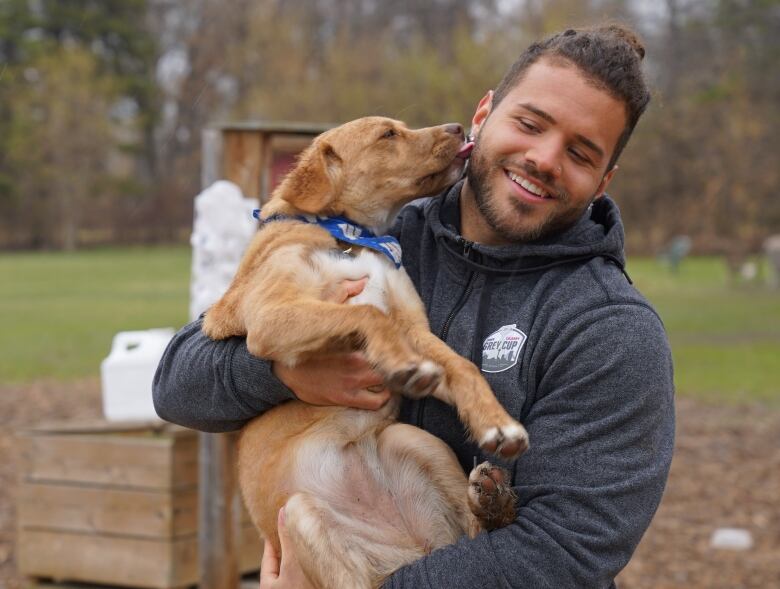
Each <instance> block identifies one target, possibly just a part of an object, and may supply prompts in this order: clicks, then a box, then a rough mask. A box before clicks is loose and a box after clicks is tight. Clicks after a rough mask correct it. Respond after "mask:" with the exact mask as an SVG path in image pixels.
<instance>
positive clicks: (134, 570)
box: [17, 529, 197, 588]
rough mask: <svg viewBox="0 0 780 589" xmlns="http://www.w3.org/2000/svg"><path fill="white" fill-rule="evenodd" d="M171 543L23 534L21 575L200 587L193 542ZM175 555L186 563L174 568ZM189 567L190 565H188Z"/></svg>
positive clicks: (34, 532)
mask: <svg viewBox="0 0 780 589" xmlns="http://www.w3.org/2000/svg"><path fill="white" fill-rule="evenodd" d="M173 544H178V546H176V550H174V547H173V545H172V543H169V542H164V541H154V540H144V539H138V538H123V537H111V536H99V535H91V534H66V533H61V532H52V531H48V530H28V529H23V530H20V531H19V537H18V541H17V549H18V561H17V562H18V567H19V572H20V573H22V574H23V575H31V576H41V577H52V578H55V579H63V580H71V581H88V582H92V583H107V584H113V585H122V586H130V587H161V588H162V587H178V586H182V585H187V584H191V583H194V582H196V580H197V567H196V565H195V563H196V562H197V559H196V558H193V557H192V556H190V557H189V558H187V550H188V549H189V550H190V551H193V550H197V546H196V544H195V541H194V539H193V538H189V539H186V540H180V541H178V542H175V543H173ZM174 555H175V558H177V559H183V561H182V562H181V563H176V566H174ZM188 562H189V564H188Z"/></svg>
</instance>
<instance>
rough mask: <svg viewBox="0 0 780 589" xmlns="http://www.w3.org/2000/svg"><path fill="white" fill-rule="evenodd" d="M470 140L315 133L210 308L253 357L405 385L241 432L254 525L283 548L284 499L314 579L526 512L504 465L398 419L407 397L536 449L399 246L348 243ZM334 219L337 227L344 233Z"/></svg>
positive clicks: (440, 181)
mask: <svg viewBox="0 0 780 589" xmlns="http://www.w3.org/2000/svg"><path fill="white" fill-rule="evenodd" d="M471 147H473V144H472V143H467V142H464V134H463V129H462V127H461V126H460V125H458V124H448V125H441V126H436V127H428V128H424V129H418V130H412V129H409V128H407V127H406V126H405V125H404V124H403V123H402V122H400V121H395V120H392V119H388V118H383V117H367V118H363V119H358V120H356V121H352V122H349V123H346V124H344V125H342V126H340V127H336V128H334V129H331V130H329V131H327V132H325V133H323V134H322V135H320V136H318V137H317V138H316V139H315V140H314V141H313V142H312V144H311V145H310V146H309V147H308V148H307V149H306V150H304V152H303V153H302V154H301V156H300V158H299V160H298V163H297V165H296V166H295V167H294V169H293V170H292V171H291V172H290V173H289V174H288V175H287V176H286V177H285V179H284V180H283V181H282V182H281V184H280V185H279V186H278V188H277V189H276V190H275V191H274V193H273V194H272V197H271V199H270V200H269V202H268V203H267V204H266V205H265V206H264V207H263V209H262V211H261V212H260V214H259V218H260V219H261V221H262V222H263V226H262V227H261V229H260V231H258V233H257V235H256V236H255V238H254V240H253V241H252V243H251V244H250V246H249V247H248V249H247V251H246V253H245V255H244V257H243V259H242V261H241V264H240V266H239V269H238V271H237V273H236V276H235V277H234V280H233V282H232V283H231V285H230V287H229V288H228V290H227V292H226V293H225V294H224V296H223V297H222V298H221V299H220V300H219V301H218V302H217V303H216V304H215V305H213V306H212V307H211V308H210V309H209V310H208V311H207V313H206V315H205V318H204V323H203V330H204V332H205V333H206V334H207V335H208V336H209V337H211V338H213V339H225V338H228V337H232V336H245V337H246V341H247V347H248V349H249V351H250V352H251V353H252V354H254V355H256V356H258V357H261V358H266V359H270V360H273V361H274V362H282V363H284V364H286V365H289V366H293V365H295V364H297V363H299V362H301V361H304V360H305V359H307V358H309V357H311V356H312V355H316V354H318V353H322V352H324V351H329V352H332V351H334V350H335V351H340V350H343V351H355V350H359V351H362V353H363V354H364V355H365V357H366V358H367V360H368V361H369V362H370V363H371V364H372V366H373V367H374V368H375V370H377V371H378V372H379V373H380V374H381V375H382V376H383V378H384V381H385V385H386V386H387V387H388V389H389V390H390V391H391V392H392V393H394V394H393V395H392V396H391V400H390V401H389V402H388V403H387V404H386V405H385V406H384V407H383V408H382V409H380V410H378V411H367V410H358V409H350V408H345V407H320V406H313V405H307V404H305V403H302V402H300V401H290V402H287V403H284V404H282V405H280V406H278V407H275V408H274V409H272V410H270V411H268V412H267V413H265V414H263V415H262V416H260V417H258V418H255V419H254V420H252V421H251V422H250V423H249V424H248V425H246V426H245V428H244V430H243V431H242V433H241V437H240V441H239V451H238V478H239V484H240V487H241V491H242V494H243V497H244V501H245V504H246V506H247V509H248V511H249V514H250V516H251V518H252V521H253V522H254V524H255V525H256V526H257V528H258V529H259V530H260V531H261V533H262V535H263V536H264V537H265V538H266V541H268V542H272V543H273V545H274V546H275V547H276V549H277V552H278V551H279V539H278V531H277V527H276V526H277V513H278V511H279V509H280V508H281V507H282V506H284V507H285V520H286V527H287V529H288V531H289V534H290V537H291V540H292V542H293V543H294V546H295V552H296V556H297V558H298V560H299V562H300V564H301V566H302V568H303V570H304V572H305V574H306V576H307V577H308V579H309V580H310V581H311V583H312V584H313V585H314V586H316V587H320V588H322V589H350V588H355V589H368V588H373V587H379V586H381V584H382V582H383V581H384V580H385V579H386V578H387V577H388V576H389V575H390V574H392V573H393V572H394V571H395V570H397V569H399V568H401V567H402V566H404V565H406V564H409V563H411V562H413V561H415V560H417V559H419V558H421V557H422V556H424V555H425V554H428V553H430V552H431V551H432V550H435V549H436V548H439V547H441V546H444V545H447V544H451V543H454V542H455V541H456V540H457V539H458V538H459V537H460V536H462V535H464V534H468V535H469V536H471V537H473V536H475V535H476V534H477V533H478V532H480V531H482V530H489V529H493V528H496V527H499V526H502V525H506V524H508V523H509V522H511V521H513V520H514V517H515V508H514V502H515V497H514V496H513V494H512V491H511V488H510V486H509V484H508V482H509V480H508V474H507V473H506V471H503V470H502V469H499V468H496V467H494V466H492V465H491V464H489V463H487V462H485V463H482V464H481V465H479V466H477V467H475V469H474V470H473V471H472V472H471V474H470V476H469V477H468V478H467V477H466V476H465V475H464V473H463V471H462V469H461V467H460V465H459V463H458V461H457V459H456V458H455V455H454V453H453V452H452V451H451V450H450V449H449V448H448V447H447V446H446V444H444V442H442V441H441V440H439V439H438V438H436V437H434V436H432V435H431V434H428V433H427V432H425V431H423V430H421V429H418V428H416V427H413V426H410V425H406V424H401V423H397V422H396V418H397V415H398V411H399V407H400V395H405V396H407V397H411V398H421V397H424V396H426V395H432V396H434V397H435V398H437V399H440V400H441V401H444V402H446V403H449V404H451V405H453V406H455V408H456V409H457V411H458V414H459V416H460V418H461V420H462V421H463V422H464V424H465V425H466V426H467V428H468V430H469V432H470V435H471V436H472V437H473V439H474V440H476V441H477V442H478V443H479V444H480V446H481V447H482V448H483V449H484V450H486V451H489V452H493V453H496V454H498V455H499V456H501V457H503V458H514V457H516V456H518V455H519V454H520V453H521V452H523V451H524V450H525V449H526V448H527V447H528V435H527V433H526V431H525V429H524V428H523V426H522V425H520V424H519V423H517V422H516V421H515V420H514V419H512V418H511V417H510V416H509V415H508V414H507V413H506V411H505V410H504V409H503V408H502V406H501V405H500V404H499V403H498V401H497V400H496V398H495V396H494V395H493V393H492V391H491V389H490V387H489V385H488V384H487V382H486V381H485V380H484V378H483V377H482V376H481V374H480V371H479V369H478V368H477V367H476V366H474V365H473V364H472V363H471V362H469V361H468V360H466V359H464V358H462V357H461V356H459V355H458V354H456V353H455V352H453V351H452V350H451V349H450V348H449V347H447V346H446V344H444V343H443V342H442V341H441V340H439V339H438V338H437V337H436V336H434V335H433V334H432V333H431V332H430V330H429V327H428V321H427V318H426V314H425V309H424V306H423V303H422V301H421V300H420V298H419V296H418V295H417V293H416V291H415V289H414V286H413V284H412V282H411V280H410V279H409V277H408V275H407V274H406V272H405V271H404V270H403V269H402V268H397V267H396V266H397V264H395V263H394V262H398V259H397V258H398V257H399V256H398V254H399V251H398V248H397V247H396V246H395V244H394V243H392V240H391V241H390V242H387V243H385V246H386V247H385V248H384V249H383V248H382V247H381V246H382V244H380V247H379V249H378V250H377V249H376V248H374V247H372V246H365V245H364V244H363V243H362V242H359V243H357V244H354V242H353V241H349V243H345V240H347V239H346V234H347V233H352V234H363V233H368V232H367V231H366V228H374V229H376V230H377V231H378V232H380V233H381V232H383V231H384V230H385V229H386V228H387V227H388V226H389V225H390V224H391V222H392V220H393V218H394V217H395V216H396V214H397V213H398V211H399V210H400V208H401V207H402V206H403V205H404V204H405V203H407V202H409V201H411V200H413V199H416V198H419V197H421V196H424V195H429V194H436V193H438V192H440V191H442V190H444V189H445V188H446V187H448V186H450V185H452V184H454V183H455V182H456V181H457V180H458V178H459V177H460V175H461V174H462V171H463V168H464V166H465V160H466V157H467V156H468V152H469V151H470V149H471ZM325 218H327V219H330V220H332V219H334V218H335V219H336V220H337V223H336V224H337V225H340V226H341V229H340V231H343V234H338V235H339V238H338V239H337V238H336V237H334V236H333V234H332V233H331V232H330V231H329V230H328V229H326V228H325V226H324V225H326V223H325V224H323V222H324V220H325ZM318 220H319V221H320V223H319V224H318V223H316V222H314V221H318ZM342 236H343V239H342ZM364 277H368V281H367V283H366V286H365V288H364V290H363V291H362V292H360V293H359V294H358V295H356V296H354V297H352V298H350V299H349V300H348V301H347V303H346V304H340V303H338V302H333V301H332V300H331V298H332V295H333V293H334V291H335V290H336V288H337V286H338V285H339V284H340V283H342V281H344V280H360V279H362V278H364ZM396 393H397V394H396Z"/></svg>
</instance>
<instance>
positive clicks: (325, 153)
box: [278, 140, 342, 214]
mask: <svg viewBox="0 0 780 589" xmlns="http://www.w3.org/2000/svg"><path fill="white" fill-rule="evenodd" d="M341 167H342V160H341V158H340V157H339V155H338V154H337V153H336V150H335V149H333V146H332V145H331V144H330V143H328V142H327V141H323V140H319V141H315V142H314V143H313V144H312V145H310V146H309V147H308V148H307V149H306V150H304V152H303V153H302V154H301V156H300V158H299V159H298V163H297V165H296V166H295V168H293V170H292V171H291V172H290V173H289V174H288V175H287V176H286V177H285V179H284V181H283V182H282V183H281V184H280V185H279V194H278V196H279V197H280V198H282V199H284V200H286V201H287V202H289V203H290V204H291V205H293V206H294V207H295V208H296V209H299V210H301V211H303V212H305V213H312V214H316V213H320V212H323V211H324V210H326V209H327V208H328V205H330V203H332V202H333V201H334V200H335V199H336V197H337V196H338V194H339V191H340V190H341V188H340V184H341V182H340V178H341Z"/></svg>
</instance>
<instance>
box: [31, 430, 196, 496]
mask: <svg viewBox="0 0 780 589" xmlns="http://www.w3.org/2000/svg"><path fill="white" fill-rule="evenodd" d="M21 441H22V443H23V446H24V448H23V450H22V452H23V454H24V456H25V462H26V463H27V464H26V479H27V480H28V481H40V482H43V481H52V482H53V481H59V482H73V483H91V484H98V485H109V486H121V487H126V488H138V489H171V488H177V487H191V486H194V485H196V484H197V467H196V460H195V459H189V460H184V459H182V454H184V455H186V454H187V453H188V452H189V453H192V454H194V447H195V444H197V441H196V440H194V439H193V440H187V439H186V438H183V439H181V442H182V443H183V445H182V447H181V449H179V448H176V446H178V445H179V444H178V443H177V442H178V440H174V439H171V438H168V437H156V436H150V437H144V436H126V435H87V434H84V435H81V434H75V435H56V434H52V435H48V434H43V435H26V436H22V438H21ZM174 456H176V457H177V460H176V461H175V463H174Z"/></svg>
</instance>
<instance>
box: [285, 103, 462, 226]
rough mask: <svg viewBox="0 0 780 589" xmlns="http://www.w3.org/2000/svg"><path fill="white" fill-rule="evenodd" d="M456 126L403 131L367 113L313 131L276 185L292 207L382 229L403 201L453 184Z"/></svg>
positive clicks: (458, 152) (457, 160)
mask: <svg viewBox="0 0 780 589" xmlns="http://www.w3.org/2000/svg"><path fill="white" fill-rule="evenodd" d="M463 141H464V136H463V128H462V127H461V126H460V125H458V124H449V125H440V126H438V127H427V128H425V129H417V130H413V129H408V128H407V127H406V125H405V124H404V123H402V122H400V121H395V120H393V119H388V118H384V117H366V118H362V119H357V120H355V121H351V122H349V123H346V124H344V125H341V126H339V127H336V128H335V129H331V130H329V131H326V132H325V133H323V134H322V135H320V136H319V137H317V138H316V139H315V140H314V141H313V142H312V144H311V145H310V146H309V147H308V148H307V149H306V150H305V151H304V152H303V153H302V154H301V156H300V158H299V159H298V163H297V165H296V166H295V168H294V169H293V170H292V171H291V172H290V173H289V174H288V175H287V176H286V177H285V179H284V180H283V181H282V183H281V184H280V185H279V187H278V188H277V189H276V190H275V191H274V194H273V199H282V200H284V201H286V202H287V203H289V204H290V205H292V206H293V207H294V208H296V209H298V210H300V211H302V212H305V213H312V214H320V215H344V216H346V217H348V218H350V219H352V220H353V221H356V222H358V223H360V224H362V225H366V226H369V227H386V226H387V225H389V224H390V222H391V221H392V219H393V217H394V216H395V214H396V213H397V212H398V210H399V209H400V208H401V206H402V205H404V204H405V203H407V202H409V201H410V200H413V199H415V198H419V197H421V196H427V195H431V194H436V193H437V192H440V191H441V190H444V189H445V188H446V187H447V186H450V185H451V184H453V183H455V182H456V181H457V180H458V178H459V177H460V174H461V172H462V171H463V167H464V165H465V161H466V160H465V155H467V153H468V151H469V150H468V147H466V148H464V142H463Z"/></svg>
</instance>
